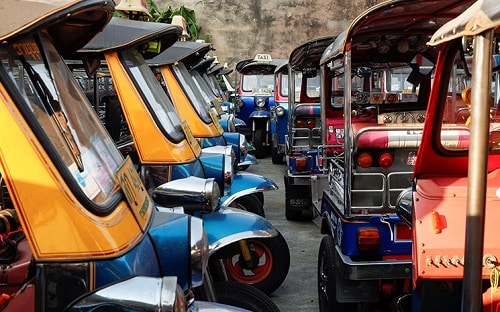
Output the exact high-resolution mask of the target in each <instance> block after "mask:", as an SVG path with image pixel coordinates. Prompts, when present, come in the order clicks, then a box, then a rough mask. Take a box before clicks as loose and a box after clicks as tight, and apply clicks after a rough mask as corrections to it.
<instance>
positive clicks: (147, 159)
mask: <svg viewBox="0 0 500 312" xmlns="http://www.w3.org/2000/svg"><path fill="white" fill-rule="evenodd" d="M105 55H106V60H107V64H108V68H109V71H110V73H111V76H112V77H113V81H114V82H113V83H114V86H115V89H116V91H117V94H118V97H119V99H120V103H121V106H122V109H123V114H124V115H125V118H126V120H127V123H128V126H129V129H130V132H131V134H132V137H133V139H134V143H135V146H136V148H137V151H138V154H139V157H140V161H141V163H142V164H157V165H158V164H163V165H167V164H182V163H187V162H191V161H193V160H195V159H196V158H197V157H198V156H199V155H200V153H201V147H200V145H199V144H198V143H197V142H196V141H194V142H191V144H190V143H189V142H188V140H182V141H181V142H179V143H174V142H171V141H170V140H169V139H168V138H167V137H165V136H164V135H163V133H162V132H161V130H160V128H159V127H158V126H157V125H156V123H155V120H154V119H153V117H152V116H151V114H150V113H149V111H148V108H147V107H146V104H145V103H144V101H143V99H142V97H141V95H140V93H139V92H138V90H137V89H136V88H135V86H134V84H133V82H132V80H131V79H130V77H129V76H128V74H127V72H126V70H125V69H124V68H123V66H122V64H121V63H120V61H119V59H118V55H117V53H116V52H108V53H106V54H105Z"/></svg>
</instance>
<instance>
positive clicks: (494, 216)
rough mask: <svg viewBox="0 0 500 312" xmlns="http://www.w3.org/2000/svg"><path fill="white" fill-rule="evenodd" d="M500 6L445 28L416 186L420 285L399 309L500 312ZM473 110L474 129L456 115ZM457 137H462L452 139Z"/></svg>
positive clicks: (412, 205) (436, 42) (410, 213)
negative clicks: (499, 222) (449, 132)
mask: <svg viewBox="0 0 500 312" xmlns="http://www.w3.org/2000/svg"><path fill="white" fill-rule="evenodd" d="M499 26H500V3H499V2H498V1H495V0H490V1H488V0H485V1H477V2H475V3H474V4H472V5H471V6H470V7H469V8H468V9H467V10H465V11H464V12H463V13H462V14H461V15H460V16H458V17H456V18H455V19H453V20H452V21H450V22H448V23H447V24H445V25H444V26H442V27H441V28H440V29H439V30H437V31H436V32H435V33H434V35H433V36H432V38H430V41H429V43H428V44H429V45H430V46H431V47H437V48H439V57H438V59H437V62H436V69H435V71H434V73H435V78H434V81H433V84H432V93H431V95H430V98H429V104H428V107H427V116H426V120H425V126H424V131H423V133H422V140H421V143H420V148H419V150H418V155H417V159H416V162H415V170H414V177H413V179H412V184H411V188H409V189H408V190H405V191H404V192H402V193H401V195H400V198H399V200H398V205H397V211H398V214H399V215H400V217H401V219H402V220H404V221H405V222H407V223H408V224H409V225H410V226H411V227H412V234H413V242H414V244H413V251H412V254H413V270H412V272H413V274H412V277H413V281H412V284H411V289H410V291H409V294H408V295H406V296H401V297H400V298H398V300H397V301H396V302H395V311H442V309H443V307H446V309H447V310H450V311H498V310H499V309H500V296H499V295H500V292H498V281H499V276H500V274H499V272H500V268H499V265H500V263H499V262H498V259H499V258H500V245H499V244H498V241H497V237H498V235H497V232H496V230H497V227H498V225H497V220H498V217H499V211H498V198H499V196H500V193H499V184H500V181H499V175H498V173H499V170H500V149H499V148H500V140H499V132H498V130H499V129H500V120H499V119H498V117H497V113H496V111H497V110H498V109H499V104H500V27H499ZM464 106H465V107H467V110H468V113H469V116H468V117H467V118H466V121H468V122H466V123H464V122H463V121H462V120H460V119H458V120H457V119H456V118H455V117H456V116H457V115H458V113H459V111H460V110H461V108H462V107H464ZM450 129H453V130H454V131H456V135H455V137H454V138H450V136H449V135H446V132H447V131H450Z"/></svg>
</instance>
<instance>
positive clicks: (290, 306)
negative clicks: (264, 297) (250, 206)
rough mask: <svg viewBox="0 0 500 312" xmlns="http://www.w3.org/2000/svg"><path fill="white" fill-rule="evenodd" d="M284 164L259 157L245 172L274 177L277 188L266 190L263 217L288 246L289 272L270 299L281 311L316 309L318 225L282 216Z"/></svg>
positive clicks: (272, 178)
mask: <svg viewBox="0 0 500 312" xmlns="http://www.w3.org/2000/svg"><path fill="white" fill-rule="evenodd" d="M284 170H285V165H275V164H273V163H272V162H271V158H270V157H267V158H265V159H259V164H258V165H253V166H251V167H250V168H248V169H247V172H253V173H256V174H260V175H263V176H265V177H267V178H269V179H271V180H273V181H274V182H275V183H276V184H277V185H278V186H279V190H276V191H269V192H266V193H265V199H264V207H265V212H266V218H267V219H268V220H270V221H271V222H272V223H273V224H274V225H275V226H276V228H277V229H278V230H279V231H280V232H281V233H282V234H283V236H284V237H285V239H286V240H287V242H288V246H289V248H290V271H289V272H288V276H287V278H286V280H285V282H284V283H283V284H282V285H281V287H280V288H278V289H277V290H276V291H275V292H274V293H273V294H271V296H270V297H271V299H272V300H273V301H274V302H275V303H276V304H277V305H278V307H279V308H280V310H281V311H283V312H285V311H286V312H295V311H301V312H310V311H319V308H318V294H317V283H316V280H317V277H316V274H317V273H316V271H317V258H318V249H319V244H320V241H321V238H322V235H321V234H320V233H319V228H318V227H317V226H316V225H314V224H313V223H312V221H310V222H295V221H288V220H286V218H285V208H284V204H285V186H284V183H283V172H284Z"/></svg>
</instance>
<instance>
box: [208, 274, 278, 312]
mask: <svg viewBox="0 0 500 312" xmlns="http://www.w3.org/2000/svg"><path fill="white" fill-rule="evenodd" d="M214 287H215V292H216V293H217V299H218V300H217V302H219V303H223V304H227V305H231V306H235V307H239V308H243V309H248V310H250V311H254V312H279V311H280V310H279V309H278V307H277V306H276V304H275V303H274V302H273V301H272V300H271V299H270V298H269V297H268V296H267V295H266V294H264V293H263V292H262V291H260V290H258V289H257V288H255V287H253V286H251V285H246V284H241V283H238V282H235V281H218V282H215V283H214Z"/></svg>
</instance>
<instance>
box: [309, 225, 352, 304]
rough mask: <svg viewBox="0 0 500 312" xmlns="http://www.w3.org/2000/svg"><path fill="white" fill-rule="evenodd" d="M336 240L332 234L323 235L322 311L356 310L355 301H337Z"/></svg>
mask: <svg viewBox="0 0 500 312" xmlns="http://www.w3.org/2000/svg"><path fill="white" fill-rule="evenodd" d="M335 270H336V268H335V241H334V240H333V237H331V236H330V235H328V236H325V237H323V239H322V240H321V244H320V247H319V255H318V300H319V311H320V312H328V311H335V312H349V311H351V312H355V311H357V306H356V305H355V304H353V303H340V302H338V301H337V296H336V291H337V286H336V280H335V278H336V273H335Z"/></svg>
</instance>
